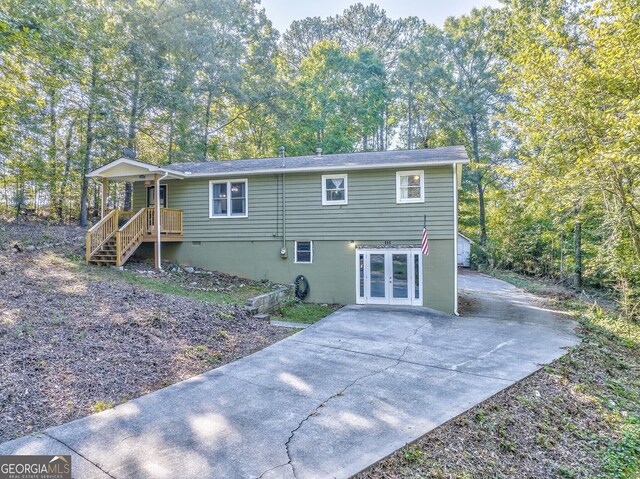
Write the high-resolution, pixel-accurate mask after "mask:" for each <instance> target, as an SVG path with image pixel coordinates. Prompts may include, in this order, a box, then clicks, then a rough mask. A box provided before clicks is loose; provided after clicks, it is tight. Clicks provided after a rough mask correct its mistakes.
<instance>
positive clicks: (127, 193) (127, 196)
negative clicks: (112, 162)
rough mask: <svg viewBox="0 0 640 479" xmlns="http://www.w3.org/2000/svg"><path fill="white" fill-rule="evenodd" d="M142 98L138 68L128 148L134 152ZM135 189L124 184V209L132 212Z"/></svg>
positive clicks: (132, 101)
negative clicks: (139, 105) (139, 104)
mask: <svg viewBox="0 0 640 479" xmlns="http://www.w3.org/2000/svg"><path fill="white" fill-rule="evenodd" d="M139 96H140V70H138V69H137V68H136V70H135V72H134V73H133V92H132V93H131V111H130V114H129V134H128V135H127V146H128V147H129V148H130V149H132V150H133V151H135V150H136V148H135V146H136V126H137V125H136V123H137V119H138V101H139V98H138V97H139ZM132 193H133V187H132V185H131V183H130V182H128V181H127V182H126V183H125V184H124V209H125V211H131V195H132Z"/></svg>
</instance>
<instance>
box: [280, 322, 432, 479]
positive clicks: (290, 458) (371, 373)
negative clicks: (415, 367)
mask: <svg viewBox="0 0 640 479" xmlns="http://www.w3.org/2000/svg"><path fill="white" fill-rule="evenodd" d="M428 324H430V323H429V322H423V323H422V324H421V325H420V326H418V327H417V328H415V329H414V331H413V333H411V334H410V335H409V336H407V337H406V338H405V339H404V341H405V342H406V343H407V344H406V345H405V347H404V349H403V350H402V354H401V355H400V356H398V357H397V358H393V359H392V358H384V359H389V360H395V361H396V362H395V364H389V365H388V366H385V367H384V368H382V369H380V370H378V371H373V372H370V373H367V374H365V375H363V376H359V377H357V378H356V379H354V380H353V381H351V383H349V384H348V385H346V386H345V387H344V388H342V389H341V390H340V391H338V392H337V393H335V394H333V395H331V396H329V397H328V398H327V399H325V400H324V401H322V402H321V403H320V404H319V405H318V406H317V407H316V408H315V409H314V410H313V411H312V412H311V413H309V414H308V415H307V416H306V417H305V418H303V419H302V421H300V422H299V423H298V426H297V427H296V428H295V429H293V430H292V431H291V434H290V435H289V438H288V439H287V441H286V442H285V444H284V446H285V450H286V453H287V457H288V458H289V461H288V462H287V463H286V464H288V465H290V466H291V471H292V473H293V477H294V478H296V477H297V475H296V469H295V466H294V465H293V459H292V457H291V451H290V450H289V447H290V444H291V441H292V440H293V438H294V436H295V434H296V432H298V431H299V430H300V428H302V426H303V424H304V423H305V422H307V421H308V420H309V419H311V418H312V417H314V416H317V415H318V414H319V413H318V411H319V410H320V408H323V407H325V406H326V405H327V404H328V403H329V401H331V400H332V399H334V398H336V397H339V396H344V394H345V392H346V391H347V389H349V388H351V387H353V386H354V385H355V384H356V383H357V382H358V381H362V380H363V379H367V378H370V377H372V376H376V375H378V374H382V373H384V372H385V371H387V370H389V369H391V368H393V367H396V366H398V365H399V364H400V363H401V362H402V358H403V357H404V355H405V354H406V353H407V350H408V349H409V346H410V345H411V343H410V342H409V340H410V339H411V338H412V337H413V336H415V335H416V334H418V331H420V330H421V329H422V328H424V327H425V326H427V325H428Z"/></svg>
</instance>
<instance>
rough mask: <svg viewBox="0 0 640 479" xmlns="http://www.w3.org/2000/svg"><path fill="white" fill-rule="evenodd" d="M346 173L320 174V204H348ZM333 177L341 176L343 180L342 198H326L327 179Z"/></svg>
mask: <svg viewBox="0 0 640 479" xmlns="http://www.w3.org/2000/svg"><path fill="white" fill-rule="evenodd" d="M347 176H348V175H347V174H346V173H342V174H336V175H322V206H331V205H348V204H349V182H348V181H347ZM334 178H342V179H343V180H344V200H335V201H331V200H328V199H327V180H331V179H334Z"/></svg>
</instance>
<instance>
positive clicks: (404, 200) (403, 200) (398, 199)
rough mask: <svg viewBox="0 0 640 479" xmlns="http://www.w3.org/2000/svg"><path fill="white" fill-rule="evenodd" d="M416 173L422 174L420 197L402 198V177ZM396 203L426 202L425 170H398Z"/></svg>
mask: <svg viewBox="0 0 640 479" xmlns="http://www.w3.org/2000/svg"><path fill="white" fill-rule="evenodd" d="M416 175H419V176H420V198H402V194H401V187H400V178H402V177H403V176H416ZM396 203H397V204H404V203H424V170H409V171H396Z"/></svg>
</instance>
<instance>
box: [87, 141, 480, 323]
mask: <svg viewBox="0 0 640 479" xmlns="http://www.w3.org/2000/svg"><path fill="white" fill-rule="evenodd" d="M468 162H469V159H468V157H467V154H466V152H465V149H464V148H463V147H461V146H454V147H445V148H433V149H423V150H400V151H381V152H364V153H348V154H332V155H321V154H318V155H316V156H300V157H281V158H265V159H248V160H233V161H214V162H206V163H180V164H171V165H167V166H164V167H157V166H153V165H148V164H145V163H141V162H138V161H135V160H131V159H124V158H123V159H120V160H117V161H115V162H112V163H110V164H108V165H105V166H103V167H102V168H99V169H98V170H95V171H94V172H92V173H90V174H89V176H90V177H93V178H96V179H102V181H103V185H104V188H103V191H105V192H106V189H107V186H106V185H107V182H108V181H132V182H133V185H134V186H133V210H134V211H133V212H118V211H111V212H108V211H107V210H103V219H102V220H101V222H100V223H98V224H97V225H95V226H94V227H93V228H92V229H91V230H90V231H89V233H88V234H87V261H93V262H96V263H100V264H109V263H115V264H116V265H117V266H119V265H121V264H122V263H123V262H124V261H126V258H128V256H129V255H130V254H132V253H133V252H134V251H136V250H138V251H139V252H142V253H145V254H153V251H152V249H151V248H150V246H151V245H154V246H155V257H156V264H157V266H158V267H159V266H160V263H159V259H160V255H161V257H162V258H163V259H170V260H172V261H175V262H178V263H180V264H183V265H190V266H197V267H202V268H206V269H212V270H217V271H222V272H225V273H230V274H235V275H238V276H243V277H247V278H251V279H255V280H262V279H268V280H271V281H274V282H281V283H291V282H293V281H294V279H295V278H296V277H297V276H299V275H303V276H304V277H305V278H306V279H307V282H308V284H309V295H308V297H307V300H308V301H312V302H322V303H342V304H389V305H415V306H427V307H430V308H434V309H438V310H441V311H444V312H447V313H456V310H457V251H456V249H457V241H456V238H457V234H458V231H457V209H458V205H457V203H458V201H457V197H458V189H459V186H460V178H461V173H462V165H463V164H465V163H468ZM105 194H106V193H105ZM103 203H104V199H103ZM157 204H160V206H161V208H160V209H157V208H155V205H157ZM110 215H111V218H109V216H110ZM425 215H426V227H427V232H428V249H429V253H428V255H424V254H423V253H422V251H421V245H422V237H423V225H424V218H425ZM123 216H124V218H123ZM123 221H126V224H124V225H122V223H123ZM109 222H111V225H110V226H109V225H108V223H109ZM114 222H115V223H114ZM101 224H102V227H100V225H101ZM157 225H159V228H157V227H156V226H157ZM96 236H97V238H96ZM146 243H148V245H145V244H146Z"/></svg>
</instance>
